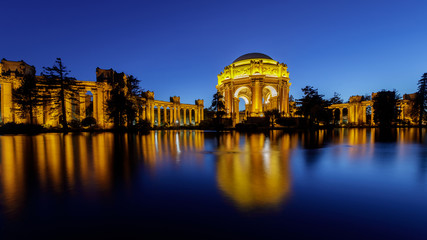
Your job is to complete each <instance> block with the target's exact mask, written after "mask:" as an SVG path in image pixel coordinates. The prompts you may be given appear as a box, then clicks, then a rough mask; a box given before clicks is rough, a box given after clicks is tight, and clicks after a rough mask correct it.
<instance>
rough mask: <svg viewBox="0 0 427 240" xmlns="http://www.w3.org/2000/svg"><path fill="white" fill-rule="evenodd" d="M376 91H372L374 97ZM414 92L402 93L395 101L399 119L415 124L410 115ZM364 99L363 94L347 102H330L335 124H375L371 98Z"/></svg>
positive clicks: (352, 97) (372, 97)
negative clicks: (401, 96) (401, 97)
mask: <svg viewBox="0 0 427 240" xmlns="http://www.w3.org/2000/svg"><path fill="white" fill-rule="evenodd" d="M375 95H376V93H372V96H371V99H374V97H375ZM415 97H416V93H413V94H404V95H403V99H400V100H398V101H397V108H398V109H399V110H400V115H399V120H401V121H402V122H407V123H409V124H417V122H416V119H414V118H413V117H412V116H411V112H412V107H413V105H414V102H415ZM371 99H369V100H366V99H364V97H363V96H351V97H350V99H349V101H348V102H347V103H340V104H332V105H331V106H329V107H328V108H329V109H332V110H333V115H334V121H335V123H337V124H350V125H358V126H361V125H371V126H372V125H375V123H374V114H375V112H374V108H373V104H374V101H373V100H371Z"/></svg>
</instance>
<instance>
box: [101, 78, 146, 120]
mask: <svg viewBox="0 0 427 240" xmlns="http://www.w3.org/2000/svg"><path fill="white" fill-rule="evenodd" d="M108 83H109V84H110V86H111V87H112V90H111V92H110V98H109V99H108V100H107V114H108V116H109V117H110V118H111V119H113V122H114V126H115V127H123V126H124V125H125V123H127V125H128V126H130V125H132V123H133V121H134V120H135V119H136V117H137V113H138V106H139V104H138V103H139V101H140V95H141V89H140V87H139V83H140V80H138V79H137V78H136V77H134V76H132V75H129V76H126V75H125V74H124V73H116V72H114V76H113V78H111V79H109V80H108Z"/></svg>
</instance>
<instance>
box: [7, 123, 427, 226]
mask: <svg viewBox="0 0 427 240" xmlns="http://www.w3.org/2000/svg"><path fill="white" fill-rule="evenodd" d="M423 131H424V133H422V134H420V132H419V131H418V129H397V130H393V131H392V132H388V133H386V132H381V131H380V130H379V129H339V130H332V131H326V130H321V131H316V132H309V133H284V132H280V131H271V132H270V133H267V134H264V133H263V134H240V133H237V132H229V133H223V134H219V135H215V134H212V133H205V132H203V131H156V132H152V133H150V134H149V135H133V134H123V135H117V134H116V135H115V134H112V133H101V134H89V133H82V134H68V135H62V134H56V133H50V134H42V135H37V136H21V135H19V136H0V148H1V154H0V157H1V159H0V189H1V195H0V203H1V207H2V212H1V213H0V214H1V215H2V216H7V217H8V218H17V217H19V216H20V215H21V213H22V212H26V211H28V208H37V206H39V205H37V204H41V202H43V199H45V198H50V197H52V196H60V197H62V198H67V197H70V196H74V197H76V198H77V199H80V200H81V201H88V200H91V201H104V200H106V199H109V198H111V197H112V196H113V195H114V194H116V193H115V191H116V190H117V189H120V191H121V192H123V191H129V192H135V191H139V190H138V189H137V188H133V186H134V185H135V184H136V182H137V181H138V180H137V179H139V178H141V176H144V174H147V173H156V172H159V171H162V170H163V169H165V168H168V167H170V166H177V165H180V164H186V165H190V166H192V165H203V166H205V167H212V169H211V170H212V171H213V178H214V179H212V182H214V183H215V187H216V188H218V189H219V190H220V193H221V194H222V195H221V197H223V198H225V199H228V200H230V202H232V203H233V205H234V206H235V207H237V208H238V209H240V210H243V211H246V210H251V209H275V210H280V209H281V208H280V207H281V206H283V205H284V203H286V202H287V199H289V198H290V197H291V196H292V194H291V193H292V191H293V190H292V189H293V182H295V180H293V178H294V176H295V174H294V171H293V170H292V161H296V160H298V159H299V158H298V157H297V158H295V157H294V155H295V151H296V150H299V151H300V152H299V153H298V154H302V155H301V156H302V159H305V165H306V166H311V167H313V166H316V163H318V162H319V161H322V159H324V158H323V157H322V156H323V155H322V154H326V153H325V151H323V150H322V149H325V148H327V147H329V146H339V147H335V148H332V149H331V150H330V152H328V154H331V155H329V156H333V157H334V156H335V157H336V156H341V155H343V154H345V155H346V159H349V160H359V159H374V160H376V161H388V162H390V159H394V158H396V157H400V158H403V157H404V156H408V155H411V154H413V153H412V151H413V150H412V149H411V148H409V147H408V146H409V145H408V144H419V142H425V129H424V130H423ZM423 136H424V139H423ZM384 141H387V142H388V143H390V142H395V143H396V144H392V145H387V149H385V150H384V148H381V147H378V146H381V144H382V143H383V142H384ZM379 143H380V144H379ZM378 144H379V145H378ZM386 144H387V143H386ZM375 145H376V146H377V147H374V146H375ZM301 152H302V153H301ZM396 153H397V154H396ZM416 154H417V156H416V158H417V159H419V161H418V162H417V164H418V166H419V174H418V176H420V179H421V181H422V180H423V179H425V178H426V177H425V176H426V175H427V160H426V159H427V157H426V156H427V150H426V148H424V150H422V151H419V152H416ZM411 156H412V155H411ZM211 158H213V160H214V161H212V165H209V164H208V163H209V160H208V159H211ZM141 169H142V170H141ZM184 170H185V169H183V168H175V169H174V170H173V171H175V172H179V171H184ZM197 174H199V175H197ZM202 174H204V173H202V172H200V173H196V175H195V176H196V179H198V178H200V179H204V178H206V176H204V175H202ZM148 178H150V177H148ZM153 179H154V177H153ZM155 180H156V179H154V180H153V182H155ZM204 181H205V182H203V184H206V185H208V184H209V181H208V180H204ZM194 184H195V183H194ZM199 184H201V183H199ZM162 190H163V191H166V192H167V191H170V190H173V189H172V188H171V189H162ZM189 197H191V196H189ZM31 210H32V211H34V209H31Z"/></svg>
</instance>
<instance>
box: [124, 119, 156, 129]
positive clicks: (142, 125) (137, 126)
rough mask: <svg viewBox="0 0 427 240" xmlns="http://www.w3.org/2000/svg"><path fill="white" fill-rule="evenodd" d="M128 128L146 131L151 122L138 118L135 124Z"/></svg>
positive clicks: (149, 127)
mask: <svg viewBox="0 0 427 240" xmlns="http://www.w3.org/2000/svg"><path fill="white" fill-rule="evenodd" d="M129 129H130V130H136V131H148V130H150V129H151V123H150V121H147V120H140V121H139V122H138V123H136V124H135V125H133V126H130V127H129Z"/></svg>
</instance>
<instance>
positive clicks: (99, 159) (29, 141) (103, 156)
mask: <svg viewBox="0 0 427 240" xmlns="http://www.w3.org/2000/svg"><path fill="white" fill-rule="evenodd" d="M0 145H1V147H2V151H1V154H0V172H1V174H0V188H1V190H2V196H0V198H1V200H2V203H3V205H4V207H5V209H6V210H7V211H8V212H11V213H13V214H16V213H19V211H20V210H21V209H23V208H24V207H23V204H25V200H26V198H27V197H28V194H30V191H32V190H33V189H34V188H40V189H41V190H42V191H43V192H50V191H53V192H56V193H64V194H65V192H67V191H69V189H76V188H78V189H79V191H81V192H83V193H84V194H87V195H94V196H96V195H97V193H96V192H95V191H98V193H99V192H103V193H105V192H108V191H109V190H111V187H112V183H113V181H112V171H113V162H112V161H111V158H112V156H113V148H112V147H111V146H112V145H113V134H98V135H96V137H93V136H92V135H90V134H85V133H83V134H81V135H63V134H57V133H51V134H43V135H37V136H23V135H17V136H1V137H0ZM29 173H32V174H29ZM35 173H36V174H35Z"/></svg>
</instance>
